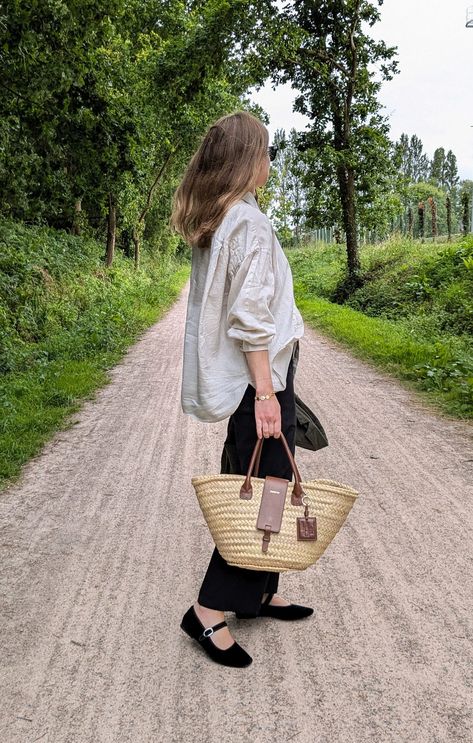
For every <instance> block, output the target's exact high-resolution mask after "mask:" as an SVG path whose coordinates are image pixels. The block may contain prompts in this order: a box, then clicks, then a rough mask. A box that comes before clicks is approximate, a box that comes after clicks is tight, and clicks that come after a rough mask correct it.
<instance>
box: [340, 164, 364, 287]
mask: <svg viewBox="0 0 473 743" xmlns="http://www.w3.org/2000/svg"><path fill="white" fill-rule="evenodd" d="M338 185H339V189H340V198H341V202H342V213H343V227H344V229H345V235H346V240H347V258H348V277H349V279H350V280H351V281H353V283H354V285H355V286H357V285H358V283H359V272H360V270H361V265H360V259H359V255H358V240H357V236H356V213H355V173H354V171H353V168H347V167H345V166H344V165H340V166H339V167H338Z"/></svg>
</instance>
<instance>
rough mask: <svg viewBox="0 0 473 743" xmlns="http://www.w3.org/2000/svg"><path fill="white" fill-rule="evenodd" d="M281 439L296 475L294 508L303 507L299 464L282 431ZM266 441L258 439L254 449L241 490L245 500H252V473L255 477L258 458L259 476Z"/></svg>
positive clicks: (293, 492)
mask: <svg viewBox="0 0 473 743" xmlns="http://www.w3.org/2000/svg"><path fill="white" fill-rule="evenodd" d="M279 438H280V439H281V443H282V445H283V446H284V448H285V450H286V454H287V456H288V457H289V462H290V464H291V468H292V471H293V473H294V479H295V483H294V487H293V489H292V494H291V503H292V505H293V506H301V505H302V496H303V495H304V491H303V490H302V485H301V476H300V473H299V470H298V469H297V464H296V462H295V460H294V457H293V456H292V452H291V450H290V448H289V446H288V443H287V441H286V437H285V436H284V434H283V432H282V431H281V434H280V436H279ZM264 441H265V439H264V437H263V438H261V439H258V440H257V442H256V444H255V448H254V449H253V454H252V455H251V459H250V464H249V466H248V472H247V473H246V477H245V482H244V483H243V485H242V486H241V488H240V498H243V499H244V500H250V498H252V497H253V487H252V485H251V473H252V472H253V475H254V469H255V464H256V458H257V457H258V469H257V474H258V472H259V463H260V458H261V449H262V446H263V442H264Z"/></svg>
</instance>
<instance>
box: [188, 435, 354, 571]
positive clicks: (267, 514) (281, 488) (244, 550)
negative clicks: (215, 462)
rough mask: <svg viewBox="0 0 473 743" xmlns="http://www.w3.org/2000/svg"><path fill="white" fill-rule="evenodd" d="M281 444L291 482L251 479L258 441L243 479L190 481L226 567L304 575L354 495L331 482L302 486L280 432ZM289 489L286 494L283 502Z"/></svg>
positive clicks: (258, 453) (217, 477) (257, 457)
mask: <svg viewBox="0 0 473 743" xmlns="http://www.w3.org/2000/svg"><path fill="white" fill-rule="evenodd" d="M280 440H281V443H282V445H283V446H284V448H285V450H286V453H287V456H288V457H289V461H290V463H291V467H292V471H293V473H294V477H295V482H294V483H292V482H291V481H289V480H286V479H284V478H281V477H272V476H269V475H268V476H267V477H265V478H264V479H263V478H258V477H252V476H251V475H252V473H253V472H254V470H256V472H258V471H259V462H260V458H261V449H262V446H263V442H264V439H263V438H261V439H258V440H257V442H256V445H255V448H254V451H253V454H252V457H251V461H250V464H249V467H248V472H247V474H246V477H245V476H244V475H202V476H200V477H193V478H192V479H191V482H192V485H193V487H194V489H195V492H196V494H197V499H198V501H199V505H200V507H201V509H202V513H203V514H204V518H205V520H206V522H207V525H208V527H209V529H210V533H211V534H212V537H213V539H214V542H215V545H216V547H217V549H218V551H219V552H220V554H221V555H222V557H223V558H224V559H225V560H226V561H227V562H228V563H229V564H230V565H236V566H238V567H242V568H248V569H250V570H269V571H272V572H283V571H285V570H305V569H306V568H308V567H309V566H310V565H313V564H314V563H315V562H316V561H317V560H318V559H319V557H320V556H321V555H322V554H323V553H324V552H325V550H326V548H327V547H328V545H329V544H330V542H331V541H332V539H333V538H334V536H335V535H336V534H337V532H338V531H339V529H340V527H341V526H342V525H343V523H344V521H345V519H346V517H347V516H348V514H349V512H350V510H351V508H352V506H353V504H354V502H355V499H356V498H357V496H358V492H357V491H356V490H353V488H351V487H350V486H349V485H343V484H342V483H340V482H336V481H335V480H308V481H307V482H301V476H300V474H299V470H298V469H297V465H296V463H295V461H294V457H293V456H292V452H291V450H290V449H289V446H288V444H287V441H286V438H285V436H284V434H283V433H282V432H281V435H280ZM255 464H256V467H255ZM290 486H293V487H292V492H291V488H290ZM288 489H289V490H290V493H291V494H290V496H288V497H287V498H286V495H287V491H288Z"/></svg>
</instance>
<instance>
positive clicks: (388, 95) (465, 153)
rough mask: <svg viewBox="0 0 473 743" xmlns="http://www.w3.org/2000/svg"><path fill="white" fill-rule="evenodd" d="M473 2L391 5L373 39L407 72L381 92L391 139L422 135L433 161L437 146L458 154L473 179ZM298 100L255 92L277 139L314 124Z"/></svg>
mask: <svg viewBox="0 0 473 743" xmlns="http://www.w3.org/2000/svg"><path fill="white" fill-rule="evenodd" d="M472 3H473V0H470V2H469V0H430V1H429V0H384V4H383V5H382V6H381V8H380V11H381V21H380V22H379V23H378V24H376V25H375V26H374V27H373V28H372V29H371V34H372V35H373V36H375V37H376V38H380V39H383V40H384V41H385V42H386V43H387V44H388V45H389V46H397V47H398V60H399V69H400V73H399V74H398V75H395V76H394V78H393V79H392V80H391V81H388V82H385V83H384V84H383V86H382V88H381V92H380V101H381V103H382V104H383V106H384V107H385V108H384V113H385V114H386V115H387V116H388V117H389V122H390V126H391V139H393V140H397V139H399V137H400V135H401V133H402V132H406V133H407V134H408V135H409V136H411V135H412V134H417V136H419V137H420V138H421V140H422V142H423V144H424V150H425V151H426V152H427V154H428V156H429V157H430V158H431V157H432V155H433V152H434V150H435V148H436V147H444V148H445V151H448V150H452V151H453V152H454V154H455V155H456V156H457V160H458V170H459V175H460V177H461V178H472V179H473V126H472V125H473V84H472V77H473V75H472V73H473V28H466V27H465V22H466V9H467V7H468V6H470V5H472ZM472 7H473V6H472ZM294 96H295V93H294V91H293V90H292V89H291V87H290V86H289V85H288V86H281V87H279V88H278V89H277V90H276V91H273V90H272V89H271V86H270V85H266V86H265V87H264V88H262V89H261V90H260V91H259V92H256V91H253V93H252V96H251V97H252V99H253V100H254V101H255V102H257V103H259V104H260V105H261V106H262V107H263V108H264V110H265V111H266V112H267V113H268V114H269V116H270V125H269V127H268V128H269V131H270V135H271V136H272V135H273V134H274V131H275V129H279V128H283V129H286V130H289V129H290V128H291V127H295V128H296V129H298V130H303V129H304V128H305V124H306V123H307V122H306V119H305V118H304V117H302V116H301V115H300V114H295V113H292V102H293V100H294Z"/></svg>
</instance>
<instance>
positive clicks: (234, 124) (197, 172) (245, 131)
mask: <svg viewBox="0 0 473 743" xmlns="http://www.w3.org/2000/svg"><path fill="white" fill-rule="evenodd" d="M268 143H269V136H268V130H267V129H266V127H265V126H264V124H263V123H262V122H261V121H260V120H259V119H257V118H256V116H253V114H250V113H248V112H247V111H236V112H235V113H232V114H228V115H227V116H222V117H221V118H220V119H218V121H216V122H215V124H213V125H212V126H211V127H210V128H209V129H208V131H207V132H206V134H205V136H204V138H203V139H202V142H201V143H200V146H199V148H198V149H197V151H196V152H195V154H194V155H193V157H192V159H191V161H190V163H189V165H188V166H187V170H186V172H185V173H184V176H183V179H182V181H181V183H180V185H179V187H178V188H177V190H176V192H175V194H174V204H173V211H172V216H171V224H172V226H173V227H174V229H175V230H176V232H179V234H181V235H182V237H183V238H184V240H185V241H186V242H187V243H188V244H189V245H191V246H195V247H199V248H207V247H209V246H210V242H211V239H212V234H213V233H214V232H215V230H216V229H217V227H218V225H219V224H220V222H221V221H222V219H223V217H224V215H225V213H226V212H227V211H228V209H229V208H230V206H231V205H232V204H233V203H234V202H235V201H238V199H240V198H241V197H242V196H244V194H245V193H246V192H247V191H251V190H253V188H254V184H255V181H256V177H257V174H258V171H259V168H260V167H261V161H262V160H263V158H264V156H265V155H266V153H267V151H268Z"/></svg>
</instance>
